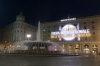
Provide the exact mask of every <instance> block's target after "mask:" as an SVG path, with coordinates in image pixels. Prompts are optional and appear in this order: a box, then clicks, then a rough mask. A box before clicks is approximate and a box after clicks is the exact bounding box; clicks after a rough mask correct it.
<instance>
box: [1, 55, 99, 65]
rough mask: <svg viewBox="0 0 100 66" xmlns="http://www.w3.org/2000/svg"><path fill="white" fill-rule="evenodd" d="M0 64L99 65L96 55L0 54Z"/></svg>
mask: <svg viewBox="0 0 100 66" xmlns="http://www.w3.org/2000/svg"><path fill="white" fill-rule="evenodd" d="M0 66H100V55H98V56H93V55H92V56H88V55H85V56H32V55H0Z"/></svg>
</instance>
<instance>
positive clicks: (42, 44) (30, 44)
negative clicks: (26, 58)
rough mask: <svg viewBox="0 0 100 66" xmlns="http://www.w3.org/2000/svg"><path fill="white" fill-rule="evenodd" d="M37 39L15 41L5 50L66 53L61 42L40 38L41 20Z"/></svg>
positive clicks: (10, 51)
mask: <svg viewBox="0 0 100 66" xmlns="http://www.w3.org/2000/svg"><path fill="white" fill-rule="evenodd" d="M36 36H37V39H36V41H29V40H27V41H21V42H15V43H14V44H13V45H12V46H10V47H9V48H8V49H7V50H6V51H5V52H7V53H65V52H66V51H64V50H63V47H61V46H60V45H59V44H57V43H55V42H50V41H42V40H41V39H40V21H39V23H38V31H37V35H36Z"/></svg>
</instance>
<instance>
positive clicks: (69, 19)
mask: <svg viewBox="0 0 100 66" xmlns="http://www.w3.org/2000/svg"><path fill="white" fill-rule="evenodd" d="M69 20H76V18H70V19H63V20H61V22H62V21H69Z"/></svg>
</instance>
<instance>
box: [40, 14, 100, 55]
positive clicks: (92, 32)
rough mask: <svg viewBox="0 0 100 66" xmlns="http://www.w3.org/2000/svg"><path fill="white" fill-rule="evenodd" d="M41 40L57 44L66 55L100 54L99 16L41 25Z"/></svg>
mask: <svg viewBox="0 0 100 66" xmlns="http://www.w3.org/2000/svg"><path fill="white" fill-rule="evenodd" d="M40 26H41V31H40V33H41V39H42V40H43V41H47V40H50V41H53V42H57V43H59V44H60V45H61V46H62V47H63V48H64V49H65V50H66V51H67V52H68V53H75V54H77V53H86V54H88V53H93V54H94V53H95V54H98V53H100V35H99V34H100V16H90V17H82V18H69V19H63V20H60V21H54V22H47V23H41V25H40Z"/></svg>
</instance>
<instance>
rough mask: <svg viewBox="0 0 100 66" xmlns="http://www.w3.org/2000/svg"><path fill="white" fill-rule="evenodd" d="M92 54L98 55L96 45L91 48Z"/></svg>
mask: <svg viewBox="0 0 100 66" xmlns="http://www.w3.org/2000/svg"><path fill="white" fill-rule="evenodd" d="M92 53H93V54H97V53H98V48H97V45H95V44H94V45H93V46H92Z"/></svg>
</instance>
